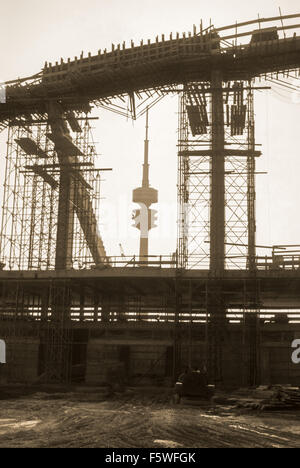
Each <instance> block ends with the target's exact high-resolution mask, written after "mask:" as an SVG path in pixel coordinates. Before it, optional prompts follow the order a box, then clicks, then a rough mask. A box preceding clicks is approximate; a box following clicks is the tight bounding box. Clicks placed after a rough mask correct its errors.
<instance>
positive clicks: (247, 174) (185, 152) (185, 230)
mask: <svg viewBox="0 0 300 468" xmlns="http://www.w3.org/2000/svg"><path fill="white" fill-rule="evenodd" d="M214 91H215V90H214V89H212V84H210V83H189V84H187V85H186V86H185V87H184V90H183V92H182V94H181V96H180V99H179V141H178V148H179V150H178V159H179V161H178V206H179V210H178V257H179V266H180V267H181V268H200V269H209V268H210V266H211V259H210V256H211V255H210V254H211V251H210V244H211V242H212V238H211V231H213V232H212V234H213V233H214V231H215V230H214V229H213V228H212V226H211V216H212V211H211V210H212V196H213V185H212V173H213V171H214V168H213V161H214V155H213V151H216V150H215V149H213V142H214V141H215V139H214V135H213V125H212V120H213V117H212V112H213V105H212V95H213V93H214ZM220 91H222V107H223V109H218V110H217V112H216V117H215V120H217V119H221V123H219V122H216V124H215V125H216V126H217V127H221V126H222V128H223V129H224V149H222V152H223V155H224V180H223V183H224V191H225V202H224V220H225V221H224V222H225V239H224V240H225V242H224V254H225V259H224V266H225V268H227V269H244V268H246V267H247V268H250V265H252V264H253V262H254V256H255V250H254V246H255V180H254V179H255V156H257V155H258V152H255V141H254V110H253V90H252V83H251V82H244V81H241V82H234V83H226V86H225V87H223V84H222V90H220ZM220 112H221V113H222V114H221V115H219V114H220ZM223 120H224V125H223V124H222V122H223ZM220 131H222V132H223V130H220ZM222 137H223V135H222ZM221 156H222V155H221ZM215 173H216V171H215ZM218 208H219V211H220V212H221V211H222V207H220V206H218ZM221 263H222V261H221Z"/></svg>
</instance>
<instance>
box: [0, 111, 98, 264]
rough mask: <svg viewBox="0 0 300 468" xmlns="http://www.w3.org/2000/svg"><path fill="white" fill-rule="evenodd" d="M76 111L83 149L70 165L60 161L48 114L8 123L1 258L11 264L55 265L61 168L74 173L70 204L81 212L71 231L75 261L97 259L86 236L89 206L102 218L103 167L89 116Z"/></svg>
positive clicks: (75, 135)
mask: <svg viewBox="0 0 300 468" xmlns="http://www.w3.org/2000/svg"><path fill="white" fill-rule="evenodd" d="M73 117H74V119H73V120H74V122H75V123H76V127H75V126H74V125H75V124H74V122H72V123H73V126H74V131H73V135H72V136H73V141H74V145H75V146H76V147H77V148H78V154H76V155H75V156H73V157H72V164H69V165H68V167H67V168H63V167H62V166H64V165H61V162H60V161H59V158H58V155H57V151H55V145H54V143H53V141H51V138H50V137H51V131H50V130H51V129H50V126H49V123H48V121H47V120H43V119H40V118H32V119H31V120H28V121H27V122H26V125H25V123H24V121H23V120H21V119H20V120H13V121H11V122H10V123H9V126H8V140H7V154H6V168H5V179H4V193H3V206H2V225H1V237H0V255H1V258H0V260H1V263H2V264H3V265H5V266H4V268H6V269H9V270H50V269H54V268H55V253H56V242H57V225H58V204H59V189H60V174H61V172H63V171H64V170H66V172H67V173H68V176H71V179H72V184H73V185H72V186H73V196H72V199H71V200H70V205H71V209H72V210H73V211H74V212H75V213H76V216H73V226H72V231H71V235H72V263H71V267H72V268H77V269H79V268H84V267H87V266H88V265H90V264H91V263H93V258H92V255H91V252H90V249H89V247H88V245H87V240H86V236H85V234H86V232H85V231H86V227H87V226H86V225H87V224H88V223H90V221H91V220H90V219H89V216H86V211H88V210H89V209H90V208H92V210H90V211H93V213H95V218H96V219H97V218H98V216H97V214H98V210H99V202H100V173H99V170H98V169H96V167H95V163H96V158H97V153H96V149H95V144H94V141H93V137H92V129H91V125H90V119H89V118H88V117H87V116H86V115H85V114H83V113H77V114H76V115H74V116H73ZM69 119H70V117H69ZM65 166H67V164H65ZM83 186H84V190H82V187H83ZM96 232H97V230H96V229H95V230H94V235H96ZM90 240H91V239H90Z"/></svg>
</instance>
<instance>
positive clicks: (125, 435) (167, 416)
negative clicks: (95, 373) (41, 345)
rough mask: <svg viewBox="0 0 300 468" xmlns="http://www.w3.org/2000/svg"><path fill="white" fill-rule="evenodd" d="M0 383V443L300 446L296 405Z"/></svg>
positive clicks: (87, 445) (133, 445)
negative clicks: (179, 400) (243, 404)
mask: <svg viewBox="0 0 300 468" xmlns="http://www.w3.org/2000/svg"><path fill="white" fill-rule="evenodd" d="M164 392H166V391H160V392H159V393H156V394H154V393H152V394H151V392H150V393H149V392H148V393H146V392H144V391H142V390H141V389H140V390H139V391H128V392H126V393H124V394H118V395H114V396H110V397H109V398H105V397H103V396H101V395H100V394H99V392H98V391H97V390H96V389H94V390H92V391H91V390H87V391H84V389H83V390H81V391H72V392H70V391H69V392H68V393H66V392H62V391H53V390H52V391H49V390H47V391H46V390H45V389H44V390H43V391H41V390H40V389H39V390H32V389H31V390H30V391H29V390H27V391H24V389H20V388H19V389H13V390H11V389H9V390H7V389H6V391H3V389H1V390H0V447H1V448H3V447H102V448H121V447H125V448H130V447H136V448H142V447H146V448H147V447H148V448H162V447H163V448H177V447H178V448H205V447H299V446H300V411H298V412H293V411H290V412H285V413H278V412H273V413H271V412H265V413H263V412H254V411H249V412H245V411H243V412H242V411H241V410H238V409H235V408H232V407H228V406H221V405H217V406H210V405H205V404H204V405H203V406H202V407H199V406H196V407H195V406H188V405H184V404H183V405H173V404H171V402H170V398H169V394H168V393H164Z"/></svg>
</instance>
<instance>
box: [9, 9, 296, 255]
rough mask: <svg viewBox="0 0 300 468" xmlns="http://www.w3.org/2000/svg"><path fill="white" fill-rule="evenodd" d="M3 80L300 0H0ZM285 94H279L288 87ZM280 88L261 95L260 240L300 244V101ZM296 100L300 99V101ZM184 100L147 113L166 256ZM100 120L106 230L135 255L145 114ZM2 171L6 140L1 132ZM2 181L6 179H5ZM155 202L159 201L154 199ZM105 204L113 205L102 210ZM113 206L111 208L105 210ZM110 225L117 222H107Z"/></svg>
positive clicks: (154, 239) (160, 241)
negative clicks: (135, 195) (135, 196)
mask: <svg viewBox="0 0 300 468" xmlns="http://www.w3.org/2000/svg"><path fill="white" fill-rule="evenodd" d="M0 2H1V16H0V39H1V47H0V63H1V66H0V81H1V80H9V79H14V78H17V77H18V76H20V77H21V76H28V75H30V74H34V73H37V72H38V71H40V70H41V68H42V67H43V64H44V62H45V61H50V62H55V61H56V60H60V57H63V58H68V57H74V56H75V55H77V56H78V55H80V53H81V51H84V52H85V53H87V52H89V51H90V52H92V53H96V51H97V50H98V49H100V48H101V49H104V48H108V49H110V48H111V44H112V43H115V44H118V43H121V42H123V41H126V42H127V43H129V42H130V40H131V39H133V40H134V41H139V40H140V39H148V38H149V39H154V38H155V36H156V35H161V34H162V33H164V34H169V33H170V32H177V31H178V32H183V31H189V30H191V29H192V25H193V24H196V25H199V23H200V20H201V19H202V20H203V23H204V25H207V26H208V24H209V21H210V18H211V19H212V23H213V24H214V25H215V26H216V27H220V26H223V25H226V24H229V23H234V22H235V21H246V20H250V19H254V18H256V17H257V15H258V13H259V15H260V17H268V16H276V15H278V7H279V6H281V9H282V13H283V14H290V13H298V12H299V0H282V1H281V3H280V4H279V3H277V2H275V1H274V0H264V1H263V2H262V1H261V0H252V1H251V2H244V1H241V0H239V1H238V0H228V1H227V2H224V1H222V0H211V1H210V2H204V1H201V0H184V1H182V0H181V1H179V0H163V1H162V0H151V1H150V0H149V1H146V0H126V1H122V0H84V1H83V0H52V1H38V0H26V1H23V0H10V1H7V0H0ZM281 94H282V93H281ZM283 94H284V96H283V97H282V96H281V95H279V94H278V91H276V92H275V91H265V92H263V93H257V96H256V107H255V110H256V127H257V132H256V133H257V143H261V144H262V152H263V156H262V158H261V160H260V161H259V163H258V170H261V171H267V172H268V174H267V175H259V176H258V183H257V229H258V231H257V242H258V243H263V244H268V245H272V244H277V243H280V244H285V243H286V244H289V243H293V244H294V243H296V244H298V243H300V223H299V201H300V195H299V187H300V183H299V182H300V162H299V160H300V131H299V130H300V104H299V101H300V99H298V100H297V99H295V96H294V98H293V97H292V96H290V95H287V94H285V93H283ZM296 102H298V104H297V103H296ZM176 112H177V97H167V98H165V99H164V100H163V102H162V103H160V104H158V105H157V107H156V108H154V109H153V110H152V111H151V112H150V116H149V118H150V140H151V141H150V183H151V185H152V186H153V187H155V188H156V189H158V191H159V209H160V212H161V215H163V213H166V209H167V208H166V207H170V210H171V211H172V210H173V213H174V215H173V217H171V218H170V219H171V221H170V220H169V218H168V219H167V216H161V218H160V225H161V228H160V229H156V230H153V232H152V234H151V240H150V253H151V254H169V253H170V252H172V251H174V250H175V248H176V219H175V211H176V177H177V155H176V152H177V148H176V144H177V141H176V139H177V134H176V131H177V114H176ZM94 115H97V116H99V117H100V119H99V122H98V123H97V124H96V125H95V127H96V128H95V140H96V141H97V142H98V144H99V146H98V149H99V152H100V153H101V155H102V156H101V161H100V162H99V165H100V166H101V167H113V172H111V173H109V172H108V173H105V181H104V182H103V184H102V194H101V195H102V197H104V200H103V217H102V218H101V219H100V230H102V232H103V237H104V240H105V244H106V246H107V250H108V252H109V254H111V255H113V254H117V255H119V247H118V243H119V242H121V243H122V245H123V247H124V250H125V253H126V254H133V253H137V252H138V232H137V231H136V230H135V229H134V228H131V227H130V225H131V219H130V209H131V208H132V207H133V206H131V205H130V200H131V196H132V189H133V188H135V187H137V186H139V185H140V183H141V175H142V169H141V164H142V158H143V140H144V124H145V122H144V118H142V119H140V120H138V121H137V122H135V123H132V122H131V121H129V120H128V121H127V120H126V119H125V118H122V117H119V116H115V115H113V114H111V113H108V112H106V111H99V110H95V113H94ZM1 142H2V144H1V146H0V152H1V161H2V162H1V169H2V170H1V173H2V174H3V171H4V155H5V145H4V144H3V136H2V138H1ZM1 183H2V180H1ZM153 207H154V206H153ZM104 208H105V210H106V211H104ZM107 213H110V216H108V214H107ZM108 224H109V226H110V229H108Z"/></svg>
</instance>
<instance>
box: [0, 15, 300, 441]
mask: <svg viewBox="0 0 300 468" xmlns="http://www.w3.org/2000/svg"><path fill="white" fill-rule="evenodd" d="M299 18H300V14H296V13H295V14H292V15H285V16H284V15H281V16H274V17H271V18H258V19H257V18H256V19H254V20H248V21H245V22H242V23H236V22H234V21H233V24H229V25H227V26H222V27H219V28H218V27H217V26H215V25H213V24H210V25H204V24H202V22H201V23H200V24H197V25H194V26H193V28H192V31H190V32H186V33H183V34H181V33H180V34H179V33H175V34H174V33H173V34H170V35H169V36H165V35H162V36H157V37H156V40H154V41H150V40H148V41H143V40H142V41H141V42H140V43H139V44H135V43H134V42H133V41H131V43H130V44H126V43H125V42H124V43H123V44H116V45H112V48H111V50H106V49H104V50H99V52H98V54H97V55H93V54H91V53H88V54H86V55H84V54H82V55H81V56H78V57H75V58H71V59H70V58H69V59H67V60H64V59H61V60H60V61H58V62H56V63H48V62H46V63H45V64H44V66H43V68H42V70H41V71H40V72H38V73H37V74H35V75H34V76H30V77H25V78H18V79H16V80H14V81H10V82H6V83H4V84H3V85H2V88H1V90H0V93H1V92H2V95H1V94H0V96H2V97H1V99H0V102H1V104H0V131H1V133H2V134H3V135H4V134H5V144H3V145H1V151H0V156H1V158H2V171H3V172H4V174H5V175H4V187H3V192H2V214H1V235H0V339H1V340H3V341H4V342H5V346H6V359H5V364H4V363H3V364H0V386H1V385H2V387H3V388H8V387H9V388H22V389H24V388H25V387H26V388H27V390H26V391H27V392H29V393H30V390H28V389H30V388H31V386H34V388H37V386H39V385H40V386H41V388H42V386H47V388H48V389H49V388H51V385H53V388H62V386H65V388H67V387H68V386H70V388H71V386H73V387H74V385H76V386H78V387H80V386H82V387H83V388H100V387H101V386H103V385H105V384H107V383H111V382H113V384H114V383H115V382H118V383H119V384H120V381H121V380H122V385H121V386H123V385H125V386H129V387H130V388H131V387H133V388H134V387H138V388H143V386H144V387H147V388H149V387H151V388H159V389H161V392H162V394H166V395H167V394H168V389H172V388H173V385H174V383H175V382H176V380H177V379H178V376H179V375H180V374H181V373H182V372H183V371H184V369H185V368H187V367H189V368H199V369H205V371H206V372H207V379H208V382H209V383H210V384H212V385H214V387H215V389H216V391H217V392H218V391H225V392H228V391H232V392H234V391H235V390H236V389H241V388H243V389H249V388H251V389H255V388H258V387H260V388H265V389H267V388H269V389H270V388H271V387H272V386H289V387H291V389H294V390H293V391H294V392H295V393H297V392H296V390H295V389H296V388H297V387H298V388H299V386H300V363H298V364H297V363H295V362H294V361H293V360H292V357H291V356H292V353H293V351H294V349H293V343H295V342H297V339H298V340H299V343H298V346H300V238H299V245H289V244H287V243H286V240H285V239H283V240H282V245H270V246H261V245H258V244H257V240H256V224H257V223H256V176H257V175H259V174H260V172H259V171H258V170H257V168H256V167H257V164H256V162H257V159H258V158H263V157H264V154H263V148H262V147H261V146H260V144H259V142H257V141H256V132H255V121H256V114H255V97H256V93H257V91H259V92H260V93H265V92H267V90H269V89H271V88H272V86H273V85H276V86H279V87H283V88H285V89H288V90H289V91H291V92H299V89H300V35H299V27H300V23H299ZM125 39H128V38H125ZM21 72H22V70H20V73H21ZM170 95H173V96H174V99H177V101H178V113H177V116H178V126H177V129H174V130H176V131H177V137H178V141H177V150H178V151H177V154H174V164H177V207H178V216H177V246H176V251H175V252H170V254H169V255H160V254H159V253H158V254H154V255H153V254H152V252H151V249H150V247H149V245H148V238H149V231H150V230H151V229H154V228H155V227H156V224H157V223H159V222H160V220H159V219H157V215H156V210H155V207H156V206H157V204H159V202H160V198H159V193H158V191H157V190H156V189H154V188H153V187H152V186H151V185H150V182H151V174H150V175H149V165H150V163H151V160H154V159H155V157H156V155H155V154H153V153H151V160H150V161H149V153H148V151H149V136H148V132H149V126H150V130H151V109H152V108H154V107H155V106H159V105H160V102H161V101H162V100H163V99H164V98H165V96H170ZM96 108H101V109H107V110H111V111H113V112H114V113H117V114H119V115H120V119H121V118H123V117H124V116H125V117H127V118H130V119H132V120H136V119H142V120H143V122H145V126H146V134H145V142H144V155H142V154H141V168H142V167H143V170H142V183H141V184H140V186H139V187H138V188H136V189H134V190H133V192H132V201H133V202H134V203H136V204H137V206H138V208H137V209H136V210H135V211H134V212H133V215H132V218H133V223H134V226H135V227H136V228H137V229H138V232H139V235H140V239H139V250H138V245H137V249H136V255H133V256H131V255H130V256H128V255H125V254H124V251H123V248H122V246H121V245H120V247H121V254H119V255H115V256H111V255H108V254H107V250H106V247H105V242H104V240H103V236H102V233H101V228H99V225H100V220H101V203H100V200H101V196H102V193H103V192H102V191H103V187H102V178H103V174H104V173H107V171H111V170H112V169H113V168H111V167H103V168H101V167H100V168H99V164H97V158H98V154H99V151H98V149H97V144H96V143H95V140H97V139H98V135H94V134H93V128H92V127H93V121H94V120H95V119H96V118H97V117H96V116H95V112H94V109H96ZM149 119H150V120H149ZM142 156H143V159H144V161H143V166H142ZM286 157H288V155H286ZM149 180H150V182H149ZM137 186H138V181H137ZM128 222H129V223H131V222H132V221H131V220H128ZM115 249H116V253H117V252H118V250H119V248H118V243H117V244H116V247H115ZM258 249H260V250H259V252H261V251H263V252H264V254H261V253H260V254H258V253H257V252H258ZM262 249H263V250H262ZM294 347H296V346H294ZM120 376H122V378H121V377H120ZM14 386H15V387H14ZM58 386H60V387H58ZM291 391H292V390H291ZM0 395H1V387H0ZM168 395H169V394H168ZM297 395H298V396H299V399H298V403H297V405H298V406H297V405H296V404H295V408H296V406H297V407H300V391H299V393H298V394H297ZM64 398H65V397H64ZM122 398H123V399H124V395H123V396H122ZM122 398H121V400H120V401H119V403H118V405H119V407H120V408H122V411H123V410H124V408H125V409H126V408H127V406H128V405H129V402H128V400H126V401H125V402H124V400H122ZM166 398H167V397H166ZM163 403H164V400H160V401H159V402H158V405H161V407H159V409H160V410H161V413H159V409H154V410H153V411H157V415H156V416H155V417H156V418H158V417H159V414H161V415H162V414H163V412H164V411H173V410H171V409H170V410H166V409H165V406H164V405H163ZM93 404H94V406H96V404H95V403H93ZM106 404H108V403H106ZM9 405H10V408H11V409H12V405H13V403H12V402H9V403H8V406H9ZM20 405H21V403H20ZM126 405H127V406H126ZM8 406H7V408H8ZM119 407H118V408H119ZM139 408H140V410H139V411H140V412H141V414H142V413H143V411H144V409H143V408H144V407H142V406H141V407H139ZM127 409H128V408H127ZM298 409H299V408H298ZM19 410H20V411H21V412H22V409H21V406H20V408H19ZM49 411H52V410H51V409H50V408H49ZM70 411H71V410H70ZM95 411H97V410H96V409H95ZM128 411H129V409H128ZM179 411H181V414H182V416H178V417H184V414H185V412H188V411H190V410H188V409H186V408H184V407H181V408H180V409H179ZM296 412H297V410H296V409H295V410H294V411H293V414H292V415H291V416H289V417H290V418H294V420H293V421H294V423H293V424H294V426H295V427H297V426H298V428H299V419H297V416H296ZM7 414H8V413H7ZM108 414H109V413H108ZM143 414H144V413H143ZM8 417H10V416H8ZM37 417H38V416H37ZM130 417H131V416H130ZM187 417H188V416H187ZM193 417H194V416H193ZM211 417H212V418H214V419H213V420H212V425H211V430H212V431H213V430H216V431H217V432H218V431H219V435H218V436H216V437H217V439H216V440H218V441H219V442H218V444H219V445H220V446H224V445H226V444H227V445H230V444H231V443H233V442H232V441H231V440H230V437H229V436H228V437H229V438H228V439H226V435H225V436H224V434H223V436H224V440H225V442H224V444H223V443H221V439H222V437H223V436H222V435H221V434H222V431H221V419H220V418H221V416H218V415H215V416H211ZM116 418H117V416H116ZM161 418H163V416H161ZM218 418H219V419H218ZM252 423H253V424H254V418H253V419H252ZM252 423H251V424H252ZM277 423H278V424H279V419H278V421H277V422H276V424H277ZM64 424H70V426H71V422H70V421H69V422H68V421H67V420H66V421H65V422H64ZM72 424H73V423H72ZM86 424H89V423H87V422H86ZM113 424H115V425H116V427H117V426H118V425H119V424H120V427H121V428H122V423H121V422H120V421H119V420H118V419H116V420H115V419H114V421H113ZM124 424H125V423H124ZM127 424H128V426H129V425H130V426H132V427H133V426H135V424H136V423H135V422H134V421H131V422H130V424H129V422H128V423H127ZM222 424H223V423H222ZM240 424H243V422H240ZM245 424H248V423H245ZM289 424H291V427H294V426H293V424H292V423H291V422H290V423H289ZM33 425H34V424H33ZM13 427H14V426H13ZM29 427H30V428H31V426H30V424H29ZM126 428H127V426H126V427H125V426H124V433H125V432H126V430H127V429H126ZM140 429H141V428H140V426H139V425H138V424H137V425H136V429H135V430H136V437H138V432H139V430H140ZM122 430H123V429H121V431H122ZM189 430H190V431H192V429H187V431H189ZM224 430H225V433H226V429H224ZM276 430H277V431H278V432H276ZM276 430H275V429H274V431H275V432H274V433H273V435H268V436H266V438H264V437H265V436H263V437H261V436H257V437H261V440H260V439H259V443H258V445H259V446H271V445H272V444H273V442H272V440H274V437H275V438H276V437H277V439H278V440H277V442H278V444H279V445H280V443H281V442H282V441H281V442H280V440H279V439H280V436H279V429H276ZM161 431H162V429H161ZM229 433H230V429H229V432H228V434H229ZM253 433H254V430H253ZM1 434H2V432H1V425H0V442H1V444H2V443H5V440H6V441H11V439H9V438H8V439H4V442H3V441H2V439H1ZM5 434H6V433H5ZM252 435H253V434H252ZM7 437H8V436H7ZM85 437H86V439H85V442H84V443H83V445H85V444H86V445H88V440H87V437H90V435H86V436H85ZM170 437H171V436H170V435H168V436H167V435H164V436H163V435H161V437H158V436H157V437H156V439H157V440H158V439H159V440H160V439H168V440H169V439H170ZM174 437H175V439H174ZM176 437H177V439H176ZM180 437H181V435H180V434H179V433H178V434H177V435H174V434H173V439H172V440H179V439H180ZM253 437H254V436H253ZM297 437H299V429H298V436H297V434H295V432H293V435H291V438H290V439H289V442H288V443H287V445H288V444H290V445H291V446H295V445H297ZM272 438H273V439H272ZM293 438H294V439H293ZM28 440H29V439H28ZM32 440H33V439H32ZM128 440H129V439H128ZM128 440H126V438H124V439H122V440H119V439H118V440H117V439H109V441H108V442H106V443H107V444H112V445H107V446H121V447H126V446H127V445H126V444H127V443H128V444H129V446H135V445H134V444H135V442H133V439H132V440H130V441H129V442H128ZM168 440H167V442H168ZM255 440H256V439H255V437H254V438H253V440H251V441H249V440H247V441H244V442H243V439H241V441H240V445H241V446H242V445H243V443H245V444H246V445H247V443H249V444H250V445H251V446H255V444H256V442H255ZM282 440H283V439H282ZM286 440H287V439H286ZM226 441H227V442H226ZM167 442H164V443H162V445H160V444H159V442H157V444H158V445H157V446H168V445H166V444H167ZM62 443H63V442H62ZM94 443H95V445H97V443H98V442H97V443H96V441H95V442H94ZM145 443H146V445H145V446H149V447H151V443H153V441H152V442H151V441H150V440H147V442H145ZM213 443H214V442H212V441H211V440H207V441H206V442H205V443H204V446H205V445H207V446H209V445H211V444H213ZM282 443H283V445H284V444H285V442H282ZM1 444H0V445H1ZM66 444H67V443H66ZM114 444H117V445H114ZM130 444H131V445H130ZM147 444H148V445H147ZM164 444H165V445H164ZM178 444H179V442H178ZM185 444H186V445H185ZM188 444H194V445H192V446H195V447H196V446H197V445H196V444H197V437H196V436H195V434H194V433H192V432H191V433H189V434H188V436H187V438H186V439H184V442H183V446H191V445H188ZM218 444H217V445H218ZM222 444H223V445H222ZM56 445H59V442H57V441H54V439H53V441H52V446H56ZM154 445H155V444H154ZM1 446H2V445H1ZM177 446H180V445H177ZM174 447H176V445H174Z"/></svg>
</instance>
